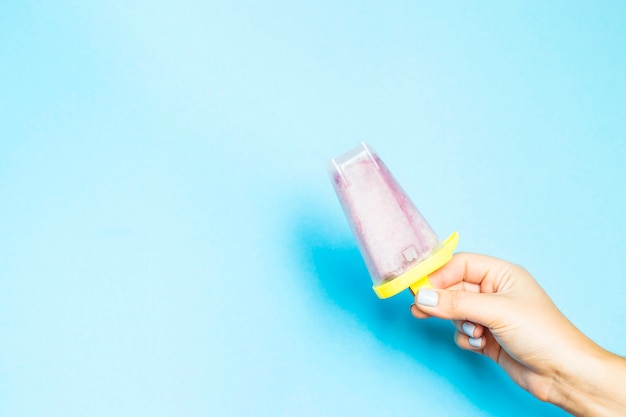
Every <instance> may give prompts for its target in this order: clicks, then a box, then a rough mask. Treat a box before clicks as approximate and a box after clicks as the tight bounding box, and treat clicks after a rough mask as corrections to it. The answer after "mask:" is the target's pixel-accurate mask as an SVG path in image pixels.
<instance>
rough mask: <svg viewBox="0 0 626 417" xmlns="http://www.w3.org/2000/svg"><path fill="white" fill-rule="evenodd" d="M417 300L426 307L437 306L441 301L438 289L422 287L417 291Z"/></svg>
mask: <svg viewBox="0 0 626 417" xmlns="http://www.w3.org/2000/svg"><path fill="white" fill-rule="evenodd" d="M417 302H418V303H420V304H421V305H423V306H426V307H436V306H437V304H438V303H439V294H438V293H437V291H434V290H430V289H422V290H420V291H419V292H418V293H417Z"/></svg>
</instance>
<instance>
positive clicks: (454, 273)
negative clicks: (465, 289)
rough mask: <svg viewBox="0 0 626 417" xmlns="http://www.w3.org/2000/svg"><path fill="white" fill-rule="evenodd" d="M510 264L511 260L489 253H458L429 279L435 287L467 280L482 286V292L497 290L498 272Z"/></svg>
mask: <svg viewBox="0 0 626 417" xmlns="http://www.w3.org/2000/svg"><path fill="white" fill-rule="evenodd" d="M510 266H511V264H510V263H509V262H506V261H503V260H502V259H498V258H493V257H491V256H487V255H480V254H475V253H457V254H455V255H454V256H453V257H452V259H451V260H450V262H448V263H447V264H446V265H444V266H443V267H441V268H440V269H438V270H437V271H435V272H433V273H432V274H430V275H429V279H430V282H431V283H432V285H433V287H435V288H449V287H452V286H454V285H457V284H459V283H463V282H465V283H469V284H474V285H478V286H480V289H481V292H496V290H497V287H496V284H497V283H496V277H497V276H498V272H499V271H502V270H503V269H506V268H509V267H510ZM457 286H458V285H457Z"/></svg>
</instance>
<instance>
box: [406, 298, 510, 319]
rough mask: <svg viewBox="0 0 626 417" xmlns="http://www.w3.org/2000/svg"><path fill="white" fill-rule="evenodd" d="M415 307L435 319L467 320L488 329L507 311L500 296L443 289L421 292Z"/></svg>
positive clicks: (416, 299)
mask: <svg viewBox="0 0 626 417" xmlns="http://www.w3.org/2000/svg"><path fill="white" fill-rule="evenodd" d="M415 305H416V306H417V308H419V309H420V310H421V311H423V312H424V313H427V314H429V315H431V316H434V317H439V318H442V319H450V320H467V321H472V322H474V323H480V324H482V325H484V326H487V327H493V325H494V323H495V319H496V318H497V317H501V316H502V313H503V312H504V311H506V309H504V310H503V309H502V297H499V296H498V294H486V293H478V292H468V291H453V290H442V289H426V288H425V289H421V290H419V292H418V293H417V295H416V296H415Z"/></svg>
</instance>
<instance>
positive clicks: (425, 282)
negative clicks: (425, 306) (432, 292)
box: [409, 275, 433, 294]
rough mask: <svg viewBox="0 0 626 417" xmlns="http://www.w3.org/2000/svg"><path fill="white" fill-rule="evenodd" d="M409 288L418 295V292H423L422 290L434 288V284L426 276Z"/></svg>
mask: <svg viewBox="0 0 626 417" xmlns="http://www.w3.org/2000/svg"><path fill="white" fill-rule="evenodd" d="M409 288H410V289H411V292H412V293H413V294H417V292H418V291H419V290H421V289H422V288H433V284H431V283H430V280H429V279H428V275H426V276H425V277H424V278H422V279H420V280H419V281H417V282H415V283H413V284H411V285H409Z"/></svg>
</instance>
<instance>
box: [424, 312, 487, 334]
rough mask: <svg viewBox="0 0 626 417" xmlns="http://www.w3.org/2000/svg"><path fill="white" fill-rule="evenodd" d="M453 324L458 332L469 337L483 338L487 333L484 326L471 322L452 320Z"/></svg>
mask: <svg viewBox="0 0 626 417" xmlns="http://www.w3.org/2000/svg"><path fill="white" fill-rule="evenodd" d="M416 308H417V307H416ZM452 324H454V327H456V329H457V331H459V332H461V333H465V334H466V335H467V336H469V337H474V338H478V337H481V336H482V335H483V332H484V331H485V328H484V327H483V326H482V325H480V324H476V323H472V322H471V321H462V320H452Z"/></svg>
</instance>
